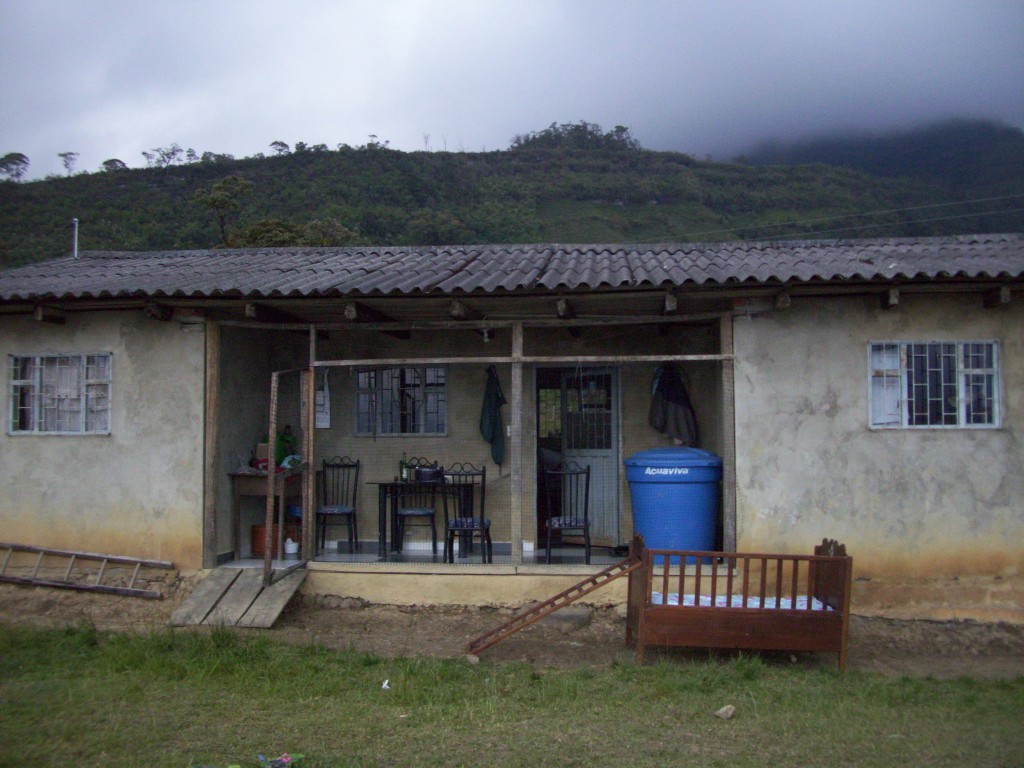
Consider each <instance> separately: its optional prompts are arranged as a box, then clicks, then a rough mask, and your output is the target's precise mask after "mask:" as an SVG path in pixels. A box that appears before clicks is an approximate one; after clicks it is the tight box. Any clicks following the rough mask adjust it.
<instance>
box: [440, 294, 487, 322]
mask: <svg viewBox="0 0 1024 768" xmlns="http://www.w3.org/2000/svg"><path fill="white" fill-rule="evenodd" d="M448 317H450V318H451V319H452V320H479V319H480V318H482V317H483V315H481V314H480V313H479V312H477V311H476V310H475V309H473V308H472V307H471V306H469V305H468V304H466V303H465V302H464V301H459V300H458V299H452V300H451V301H450V302H448Z"/></svg>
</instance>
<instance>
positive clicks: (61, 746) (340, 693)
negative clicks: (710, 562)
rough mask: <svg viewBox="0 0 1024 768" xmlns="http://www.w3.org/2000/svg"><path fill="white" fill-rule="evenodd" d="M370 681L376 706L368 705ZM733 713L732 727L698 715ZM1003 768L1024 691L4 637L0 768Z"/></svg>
mask: <svg viewBox="0 0 1024 768" xmlns="http://www.w3.org/2000/svg"><path fill="white" fill-rule="evenodd" d="M385 680H388V681H389V688H388V689H386V690H385V689H384V688H382V684H383V683H384V681H385ZM726 704H732V705H734V706H735V707H736V714H735V716H734V717H733V718H732V719H730V720H723V719H719V718H717V717H715V716H714V714H713V713H714V712H715V711H716V710H718V709H719V708H721V707H722V706H724V705H726ZM283 752H289V753H293V754H301V755H303V757H302V758H301V759H299V760H298V761H297V765H298V766H299V768H316V767H317V766H431V765H436V766H459V765H494V766H531V767H532V766H587V768H594V767H595V766H605V765H607V766H617V767H619V768H625V767H626V766H628V767H629V768H632V767H633V766H658V767H659V768H664V767H665V766H688V765H700V766H729V768H739V767H742V766H766V765H792V766H885V767H886V768H888V767H889V766H910V767H911V768H924V767H925V766H928V767H929V768H931V767H932V766H962V765H967V766H1015V765H1016V766H1019V765H1021V764H1022V761H1024V678H1018V679H1016V680H1013V681H975V680H969V679H962V680H955V681H939V680H932V679H907V678H904V679H889V678H885V677H881V676H877V675H870V674H862V673H846V674H840V673H838V672H834V671H809V670H806V669H799V668H796V667H793V668H786V667H780V666H773V665H767V664H765V663H763V662H762V661H761V660H760V659H758V658H756V657H739V658H737V659H735V660H733V661H730V662H721V661H707V662H692V661H682V660H671V661H663V662H660V663H657V664H654V665H651V666H644V667H637V666H634V665H632V664H623V665H619V666H614V667H611V668H609V669H607V670H602V671H597V672H595V671H593V670H576V671H555V670H550V671H549V670H537V669H534V668H532V667H529V666H525V665H513V664H510V665H501V666H496V665H490V664H488V663H487V661H486V658H485V660H484V661H483V662H481V663H480V664H478V665H470V664H468V663H467V662H466V661H465V660H463V659H452V660H440V661H439V660H436V659H431V660H426V659H399V660H395V659H380V658H376V657H373V656H369V655H366V654H362V653H355V652H338V651H332V650H327V649H324V648H320V647H315V646H306V647H300V646H294V645H285V644H278V643H275V642H272V641H270V640H267V639H266V638H262V637H253V636H240V635H238V634H235V633H234V632H232V631H228V630H216V631H213V632H212V633H198V632H193V631H170V630H168V631H161V632H158V633H154V634H151V635H146V636H138V635H119V634H110V635H108V634H102V633H99V632H97V631H96V630H95V629H93V628H91V627H82V628H75V629H68V630H28V629H15V628H0V765H3V766H33V767H34V768H35V767H38V766H62V767H64V766H132V768H138V767H139V766H218V768H225V767H226V766H229V765H236V766H256V765H259V764H260V763H259V760H258V758H257V755H258V754H263V755H266V756H267V757H268V758H269V757H276V756H278V755H280V754H281V753H283Z"/></svg>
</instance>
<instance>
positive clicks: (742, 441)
mask: <svg viewBox="0 0 1024 768" xmlns="http://www.w3.org/2000/svg"><path fill="white" fill-rule="evenodd" d="M734 328H735V353H736V451H737V486H738V490H737V528H738V548H740V549H743V550H747V551H751V550H753V551H796V552H809V551H810V547H811V546H812V545H813V544H814V543H815V542H816V541H820V540H821V539H822V538H823V537H826V536H827V537H830V538H837V539H839V540H841V541H844V542H845V543H846V544H847V546H848V547H849V551H850V553H851V554H852V555H853V556H854V562H855V570H856V573H857V575H858V576H859V577H863V578H865V579H869V578H872V577H877V576H882V577H933V578H937V577H955V576H970V575H989V576H996V577H998V578H1002V577H1003V576H1013V575H1015V574H1018V573H1020V572H1022V571H1024V473H1022V471H1021V467H1022V466H1024V440H1022V437H1024V428H1022V419H1024V332H1022V330H1024V304H1022V303H1021V302H1015V303H1013V304H1011V305H1009V306H1004V307H999V308H997V309H983V308H982V306H981V300H980V298H979V296H978V294H973V295H962V294H954V295H948V294H932V295H930V296H922V295H916V296H915V295H907V294H904V295H902V296H901V297H900V304H899V307H898V308H897V309H892V310H888V311H884V310H882V309H881V308H880V307H879V304H878V301H877V299H866V298H850V299H828V300H827V301H826V300H811V299H798V300H794V302H793V306H792V307H791V308H790V309H789V310H787V311H785V312H778V313H775V314H771V315H765V316H760V317H754V318H750V319H737V320H736V321H735V324H734ZM987 339H994V340H997V341H998V342H999V343H1000V345H1001V366H1002V375H1001V384H1002V426H1001V428H999V429H995V430H993V429H941V430H937V429H913V430H908V429H896V430H871V429H869V428H868V394H869V389H868V387H869V385H868V354H867V349H868V343H869V342H870V341H883V340H884V341H889V340H891V341H945V340H950V341H958V340H959V341H963V340H987Z"/></svg>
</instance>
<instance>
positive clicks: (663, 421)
mask: <svg viewBox="0 0 1024 768" xmlns="http://www.w3.org/2000/svg"><path fill="white" fill-rule="evenodd" d="M647 423H648V424H650V425H651V426H652V427H653V428H654V429H656V430H658V431H659V432H660V433H661V434H663V435H666V436H668V437H671V438H672V439H673V440H675V441H676V442H677V443H678V444H679V445H686V446H696V445H697V441H698V439H699V435H698V432H697V416H696V414H695V413H694V411H693V405H692V404H691V403H690V396H689V395H688V394H687V392H686V385H685V384H684V383H683V377H682V376H681V375H680V373H679V369H678V368H676V366H675V365H673V364H672V363H666V364H665V365H663V366H661V367H660V368H659V369H658V370H657V371H656V373H655V383H654V391H653V393H652V394H651V407H650V410H649V411H648V412H647Z"/></svg>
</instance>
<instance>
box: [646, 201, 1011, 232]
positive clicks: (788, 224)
mask: <svg viewBox="0 0 1024 768" xmlns="http://www.w3.org/2000/svg"><path fill="white" fill-rule="evenodd" d="M1020 198H1024V193H1022V194H1016V195H1000V196H998V197H979V198H975V199H974V200H959V201H956V202H952V203H931V204H929V205H915V206H910V207H909V208H889V209H883V210H880V211H867V212H865V213H844V214H837V215H835V216H819V217H816V218H813V219H797V220H796V221H788V222H782V223H779V224H740V225H737V226H735V227H728V228H726V229H709V230H705V231H703V232H693V233H690V232H687V233H686V234H687V235H688V236H690V237H703V236H705V235H720V234H723V233H726V232H736V231H738V230H740V229H767V228H770V227H795V226H800V225H803V224H814V223H816V222H820V221H835V220H837V219H856V218H863V217H866V216H883V215H886V214H890V213H905V212H907V211H922V210H927V209H930V208H948V207H949V206H952V205H971V204H974V203H990V202H995V201H997V200H1018V199H1020ZM1018 210H1020V209H1019V208H1010V209H1004V210H1000V211H979V212H975V213H968V214H959V215H955V216H948V217H935V218H928V219H914V220H911V221H905V222H900V223H901V224H917V223H921V222H927V221H942V220H943V219H945V218H950V219H956V218H967V217H970V216H985V215H988V214H990V213H1010V212H1013V211H1018ZM865 226H867V225H865ZM859 228H860V227H847V228H846V229H859ZM823 231H825V232H842V231H845V229H834V230H833V229H826V230H823ZM748 239H749V238H748ZM651 242H653V241H651Z"/></svg>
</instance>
